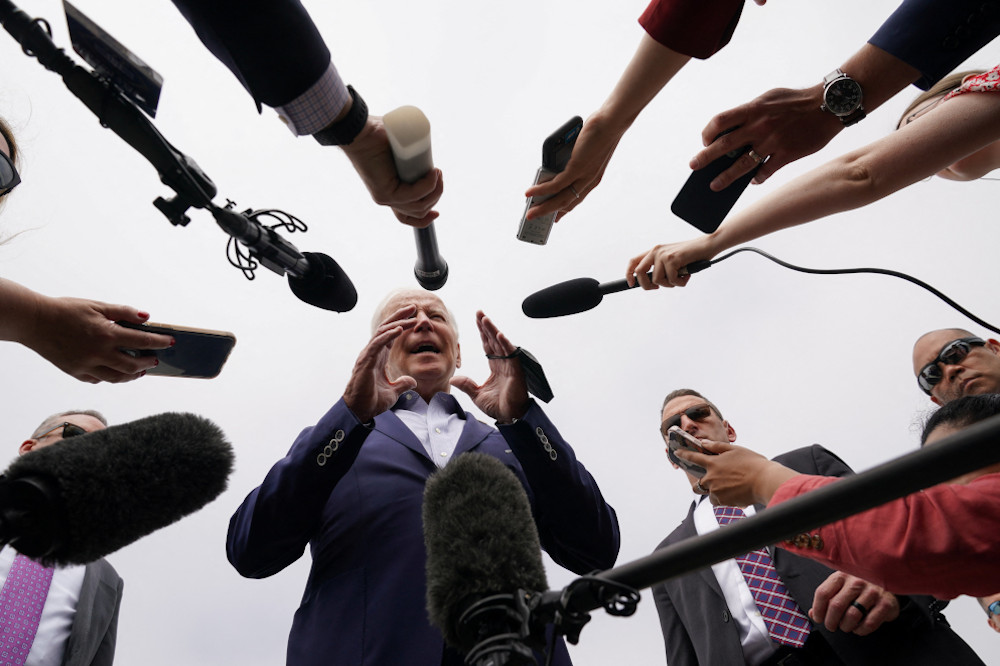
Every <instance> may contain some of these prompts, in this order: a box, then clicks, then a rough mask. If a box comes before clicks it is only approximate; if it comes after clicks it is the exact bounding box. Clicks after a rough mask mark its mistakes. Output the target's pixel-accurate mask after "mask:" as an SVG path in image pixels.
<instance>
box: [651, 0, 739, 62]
mask: <svg viewBox="0 0 1000 666" xmlns="http://www.w3.org/2000/svg"><path fill="white" fill-rule="evenodd" d="M742 11H743V0H652V2H650V3H649V6H648V7H646V11H644V12H643V13H642V16H640V17H639V25H641V26H642V27H643V28H644V29H645V30H646V32H648V33H649V36H650V37H652V38H653V39H655V40H656V41H658V42H659V43H660V44H663V45H664V46H666V47H667V48H669V49H672V50H674V51H677V52H678V53H683V54H684V55H689V56H692V57H694V58H701V59H705V58H709V57H711V56H712V55H713V54H714V53H715V52H716V51H718V50H719V49H721V48H722V47H723V46H725V45H726V44H728V43H729V39H730V38H731V37H732V36H733V31H734V30H736V24H737V23H739V21H740V12H742Z"/></svg>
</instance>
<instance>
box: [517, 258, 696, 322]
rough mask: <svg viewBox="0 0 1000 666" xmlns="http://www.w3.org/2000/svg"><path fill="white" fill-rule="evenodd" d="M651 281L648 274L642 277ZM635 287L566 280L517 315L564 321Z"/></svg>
mask: <svg viewBox="0 0 1000 666" xmlns="http://www.w3.org/2000/svg"><path fill="white" fill-rule="evenodd" d="M711 265H712V262H711V261H695V262H692V263H690V264H688V265H687V266H686V267H685V268H686V269H687V271H688V273H692V274H693V273H697V272H698V271H703V270H705V269H706V268H708V267H709V266H711ZM646 275H647V276H649V278H650V279H652V277H653V274H652V273H646ZM637 286H639V284H638V283H636V284H635V285H632V286H631V287H630V286H629V284H628V282H626V281H625V278H622V279H621V280H612V281H611V282H598V281H597V280H595V279H594V278H585V277H584V278H576V279H574V280H566V281H565V282H560V283H559V284H554V285H552V286H551V287H546V288H545V289H542V290H541V291H536V292H535V293H534V294H532V295H531V296H528V297H527V298H526V299H524V302H523V303H521V311H522V312H524V314H526V315H527V316H529V317H531V318H532V319H547V318H549V317H564V316H566V315H571V314H577V313H579V312H586V311H587V310H592V309H593V308H596V307H597V306H598V305H600V304H601V300H603V299H604V297H605V296H606V295H608V294H617V293H618V292H619V291H627V290H629V289H635V288H636V287H637Z"/></svg>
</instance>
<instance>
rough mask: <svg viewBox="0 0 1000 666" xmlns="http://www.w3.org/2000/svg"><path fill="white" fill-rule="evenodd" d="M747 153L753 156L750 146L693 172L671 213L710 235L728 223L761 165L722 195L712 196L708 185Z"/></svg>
mask: <svg viewBox="0 0 1000 666" xmlns="http://www.w3.org/2000/svg"><path fill="white" fill-rule="evenodd" d="M734 129H736V128H735V127H732V128H730V129H727V130H726V131H725V132H723V133H722V134H720V135H719V136H717V137H715V140H716V141H718V140H719V137H720V136H722V135H723V134H728V133H729V132H732V131H733V130H734ZM748 152H750V146H743V147H742V148H737V149H735V150H731V151H729V152H728V153H726V154H725V155H723V156H722V157H720V158H718V159H717V160H715V161H714V162H712V163H711V164H709V165H708V166H706V167H704V168H702V169H698V170H697V171H692V172H691V175H690V176H688V179H687V182H685V183H684V187H682V188H681V191H680V192H678V193H677V197H676V198H675V199H674V202H673V203H672V204H670V210H671V211H672V212H673V214H674V215H676V216H677V217H679V218H681V219H682V220H684V221H685V222H687V223H688V224H691V225H692V226H694V228H696V229H698V230H699V231H701V232H703V233H706V234H710V233H712V232H713V231H715V230H716V229H718V228H719V225H720V224H722V221H723V220H724V219H726V215H728V214H729V211H731V210H732V209H733V206H735V205H736V200H737V199H739V198H740V195H741V194H743V190H745V189H746V188H747V185H749V184H750V181H751V180H753V177H754V176H755V175H756V174H757V170H758V169H760V164H757V166H756V167H754V168H753V169H752V170H751V171H750V172H749V173H746V174H744V175H742V176H740V177H739V178H738V179H737V180H735V181H734V182H733V183H732V184H731V185H730V186H729V187H727V188H726V189H724V190H722V191H721V192H713V191H712V189H711V188H710V187H709V185H710V184H711V182H712V181H713V180H715V179H716V177H717V176H718V175H719V174H720V173H722V172H723V171H725V170H726V169H728V168H729V167H731V166H733V164H735V163H736V160H738V159H740V158H741V157H743V155H745V154H746V153H748Z"/></svg>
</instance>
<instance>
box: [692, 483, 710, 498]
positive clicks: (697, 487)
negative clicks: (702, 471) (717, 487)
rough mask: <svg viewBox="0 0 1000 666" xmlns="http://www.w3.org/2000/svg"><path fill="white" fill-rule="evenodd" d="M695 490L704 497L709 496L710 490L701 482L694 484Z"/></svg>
mask: <svg viewBox="0 0 1000 666" xmlns="http://www.w3.org/2000/svg"><path fill="white" fill-rule="evenodd" d="M694 489H695V490H697V491H698V492H699V493H701V494H702V495H707V494H708V489H707V488H705V486H703V485H701V481H695V483H694Z"/></svg>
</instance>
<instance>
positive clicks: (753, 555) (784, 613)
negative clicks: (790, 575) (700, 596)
mask: <svg viewBox="0 0 1000 666" xmlns="http://www.w3.org/2000/svg"><path fill="white" fill-rule="evenodd" d="M714 508H715V517H716V519H717V520H718V521H719V525H728V524H729V523H731V522H733V521H736V520H741V519H743V518H746V514H745V513H743V509H741V508H739V507H735V506H717V507H714ZM736 563H737V564H738V565H739V567H740V571H742V572H743V578H745V579H746V581H747V587H749V588H750V592H751V594H753V599H754V601H755V602H756V603H757V608H759V609H760V614H761V616H763V618H764V624H765V625H767V632H768V633H769V634H770V635H771V638H773V639H774V640H775V641H777V642H778V643H781V644H782V645H788V646H790V647H802V646H803V645H804V644H805V642H806V639H807V638H809V631H810V629H811V628H812V625H811V624H810V622H809V618H808V617H806V615H805V613H803V612H802V609H801V608H799V605H798V604H797V603H795V600H794V599H792V597H791V595H789V594H788V588H787V587H785V584H784V583H783V582H782V581H781V579H780V578H778V572H777V571H775V569H774V562H773V561H772V560H771V556H770V555H768V554H767V550H766V549H764V548H761V549H759V550H755V551H752V552H750V553H747V554H746V555H740V556H739V557H737V558H736Z"/></svg>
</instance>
